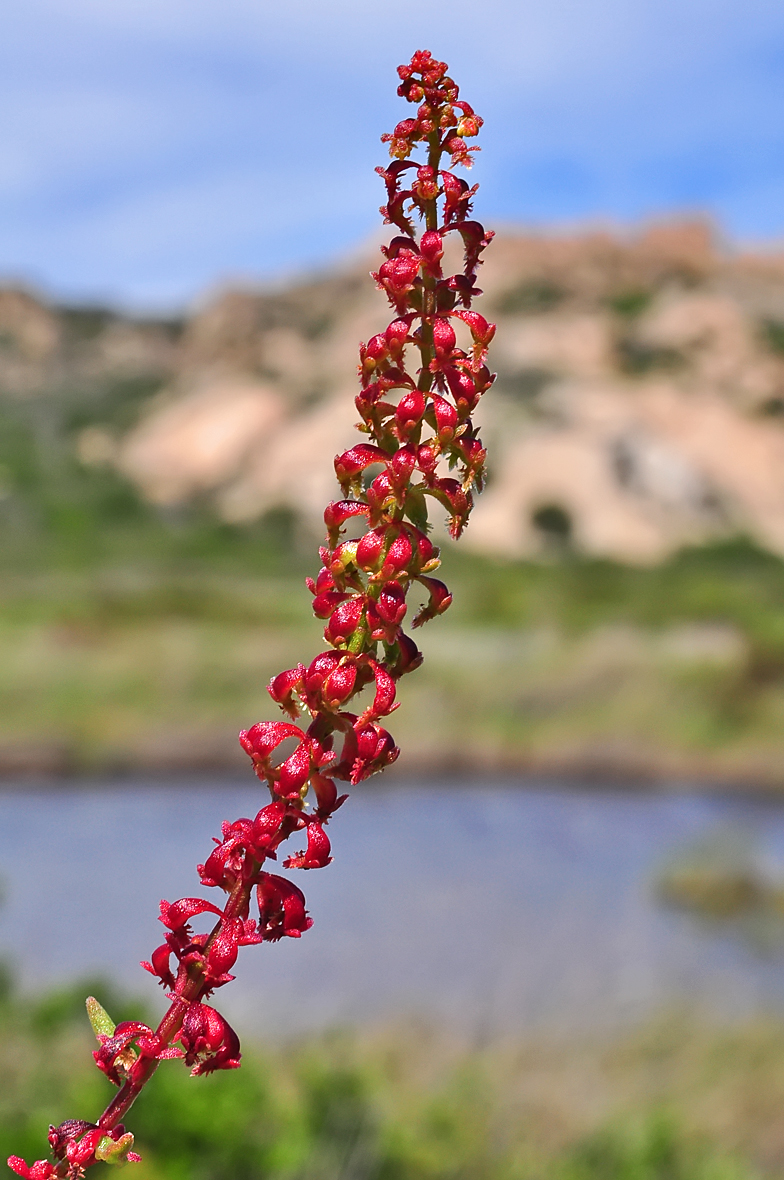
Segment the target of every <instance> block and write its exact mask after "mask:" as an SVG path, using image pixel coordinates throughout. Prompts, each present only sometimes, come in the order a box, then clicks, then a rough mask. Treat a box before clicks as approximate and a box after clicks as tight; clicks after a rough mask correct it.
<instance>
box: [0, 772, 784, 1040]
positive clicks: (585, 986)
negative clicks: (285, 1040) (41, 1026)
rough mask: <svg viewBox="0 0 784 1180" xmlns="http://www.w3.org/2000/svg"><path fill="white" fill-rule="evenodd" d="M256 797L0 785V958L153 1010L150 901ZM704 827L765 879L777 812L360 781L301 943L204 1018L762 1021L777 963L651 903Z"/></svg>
mask: <svg viewBox="0 0 784 1180" xmlns="http://www.w3.org/2000/svg"><path fill="white" fill-rule="evenodd" d="M264 802H265V799H264V796H263V793H262V790H261V788H260V786H255V785H254V784H253V783H249V784H239V783H238V782H237V781H229V782H221V781H210V782H208V781H201V782H199V783H197V784H196V785H191V786H186V785H184V784H179V783H171V782H167V783H150V782H144V783H141V782H140V783H129V782H109V783H90V784H81V785H80V784H76V785H65V786H63V785H57V786H56V787H52V788H49V789H46V788H43V787H36V788H31V787H29V786H24V787H23V786H19V787H18V788H16V787H13V786H8V787H7V788H6V789H5V790H3V791H2V793H0V876H1V877H2V879H3V883H4V904H3V907H2V909H0V950H2V953H3V954H5V955H7V956H8V957H9V958H11V960H12V961H13V962H14V963H15V964H16V966H17V968H18V971H19V974H20V978H21V981H22V983H23V985H24V986H25V988H30V989H35V990H37V989H40V988H43V987H45V986H49V985H52V984H54V983H59V982H62V981H64V980H66V979H69V980H70V979H74V978H77V977H79V976H86V975H89V974H93V975H95V974H103V975H108V976H111V977H112V978H114V979H116V980H117V981H119V982H121V983H122V984H123V986H124V987H125V988H126V989H127V990H131V991H135V992H137V993H139V994H143V995H146V996H148V997H151V996H152V995H153V994H154V992H155V988H154V983H153V980H152V978H151V977H150V976H149V975H147V974H146V973H145V972H143V971H141V970H140V969H139V967H138V962H139V960H140V959H142V958H148V957H149V955H150V952H151V950H152V949H153V947H154V946H156V945H157V944H158V943H159V942H161V941H162V934H163V928H162V926H161V925H160V923H159V922H157V921H156V915H157V912H158V902H159V900H160V899H161V898H162V897H165V898H167V899H168V900H170V901H172V900H175V899H176V898H178V897H182V896H191V895H193V894H198V893H200V892H202V891H201V889H200V886H199V884H198V878H197V876H196V873H195V869H194V866H195V864H196V862H197V861H203V860H205V859H206V856H207V854H208V852H209V848H210V840H211V837H212V836H213V835H215V834H218V833H219V830H220V821H221V820H222V819H224V818H228V819H235V818H237V817H238V816H241V815H251V816H252V815H254V814H255V812H256V811H257V810H258V809H259V807H261V806H263V804H264ZM723 831H730V832H741V833H743V834H744V838H747V839H749V840H752V841H754V842H755V844H756V846H757V849H758V853H759V855H760V856H761V857H763V858H764V859H765V861H766V863H767V864H770V865H774V866H784V805H780V804H777V803H775V802H770V801H764V800H754V799H749V798H746V797H740V796H738V797H718V796H711V795H700V794H694V793H688V792H686V791H683V790H680V791H679V790H675V789H674V788H673V789H672V790H669V791H664V790H661V791H657V792H655V793H654V792H647V791H642V790H635V791H631V790H630V791H626V792H624V791H619V790H609V789H608V790H601V789H593V790H590V791H588V790H585V789H578V788H575V787H569V785H567V784H564V785H562V786H559V787H554V786H550V785H545V784H541V783H536V782H533V781H530V780H526V781H524V782H523V781H519V782H518V781H493V782H484V783H448V782H432V781H431V782H423V783H408V784H401V783H400V781H395V782H394V783H390V784H389V785H386V784H383V783H382V785H379V786H364V787H358V788H356V789H355V790H354V792H353V793H352V796H351V798H350V799H349V801H348V802H347V803H346V804H345V806H344V807H343V809H342V810H341V811H339V812H338V813H337V814H336V815H335V817H334V818H333V821H332V823H331V825H330V835H331V837H332V843H333V854H334V856H335V861H334V863H333V864H332V865H330V866H329V867H328V868H327V869H324V870H318V871H312V872H307V873H304V872H298V873H295V874H293V875H294V879H295V880H296V882H297V884H299V885H300V886H301V887H302V888H303V889H304V890H305V893H306V895H307V899H308V908H309V910H310V913H311V915H312V917H313V919H314V926H313V928H312V929H311V930H310V931H308V932H307V933H306V934H305V935H304V937H303V938H301V939H300V940H295V939H285V940H284V941H283V942H282V943H279V944H267V945H264V946H261V947H248V948H245V949H244V950H243V951H241V954H240V959H239V960H238V963H237V968H236V974H237V981H236V982H235V983H233V984H231V985H229V986H228V987H227V988H225V989H224V990H223V992H222V994H221V993H219V997H218V1006H219V1007H220V1008H221V1010H223V1011H225V1013H226V1015H227V1016H229V1018H230V1019H232V1021H233V1022H235V1023H236V1024H237V1026H238V1027H239V1028H240V1029H241V1030H244V1031H246V1032H247V1031H249V1030H251V1029H252V1030H253V1031H258V1032H263V1033H266V1034H268V1035H269V1034H274V1033H278V1032H279V1033H289V1032H292V1031H294V1030H296V1029H303V1030H304V1029H318V1028H323V1027H326V1026H331V1025H335V1024H346V1023H352V1024H354V1023H361V1022H371V1021H378V1020H387V1019H396V1018H398V1017H407V1016H412V1015H413V1016H420V1017H423V1018H425V1019H428V1020H437V1021H441V1022H445V1023H448V1024H449V1025H450V1026H452V1027H453V1028H455V1029H457V1030H460V1031H461V1032H464V1033H467V1034H470V1035H475V1034H482V1033H483V1032H487V1033H493V1032H496V1031H498V1030H500V1029H510V1030H528V1029H534V1028H535V1029H565V1030H569V1029H575V1030H577V1029H586V1028H589V1027H593V1026H595V1025H596V1024H597V1023H599V1024H604V1023H607V1024H617V1023H619V1022H629V1021H636V1020H638V1019H641V1018H643V1017H645V1016H646V1015H648V1014H650V1013H652V1012H655V1011H657V1010H659V1009H661V1008H663V1007H668V1006H682V1005H684V1004H685V1005H688V1006H694V1007H698V1008H701V1009H706V1010H707V1011H708V1012H712V1013H715V1014H718V1015H720V1016H721V1017H722V1018H724V1019H727V1018H734V1017H743V1016H746V1015H748V1014H750V1013H753V1012H755V1011H759V1010H765V1009H768V1010H769V1009H771V1008H773V1009H776V1008H780V1007H782V1006H784V956H782V954H781V953H779V952H778V951H777V950H775V949H774V950H773V951H769V952H768V953H767V954H761V953H760V952H759V951H757V950H755V949H754V947H753V946H751V945H750V944H748V943H747V942H745V941H744V940H743V939H741V938H739V937H737V936H736V934H735V933H734V932H733V931H732V930H731V929H727V928H724V927H716V928H710V927H706V926H705V925H704V924H703V925H701V924H700V923H699V922H697V921H695V920H694V918H693V917H691V916H690V915H688V914H685V913H678V912H670V911H667V910H665V909H662V908H661V907H660V905H659V904H658V903H657V902H656V899H655V896H654V892H653V889H652V883H653V881H654V880H655V877H656V874H657V872H658V871H659V870H660V868H661V866H662V865H663V864H664V863H665V862H666V860H667V859H668V858H669V857H671V856H672V855H673V854H677V852H678V850H679V849H682V848H687V847H689V846H690V845H692V844H693V843H694V842H695V841H699V840H701V839H704V838H706V837H710V836H711V835H712V834H713V833H720V832H723ZM291 843H292V847H293V848H298V847H299V846H300V845H299V843H298V838H297V837H294V839H293V840H292V842H291ZM204 892H206V893H209V892H210V891H204ZM216 900H217V898H216ZM158 994H159V995H160V992H158ZM162 1002H163V1001H162V998H161V1004H162Z"/></svg>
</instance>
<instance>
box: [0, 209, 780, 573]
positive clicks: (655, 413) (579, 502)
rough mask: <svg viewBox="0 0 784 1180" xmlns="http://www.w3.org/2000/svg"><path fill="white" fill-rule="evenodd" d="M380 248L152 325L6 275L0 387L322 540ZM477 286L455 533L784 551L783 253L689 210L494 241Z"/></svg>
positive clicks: (149, 493) (501, 542)
mask: <svg viewBox="0 0 784 1180" xmlns="http://www.w3.org/2000/svg"><path fill="white" fill-rule="evenodd" d="M373 264H374V263H373V259H372V258H368V259H367V260H366V261H364V262H363V263H357V264H356V265H353V266H352V267H351V268H346V269H344V270H342V271H340V272H335V273H331V274H325V275H323V276H321V277H319V278H316V279H313V280H310V281H307V282H301V283H298V284H294V285H291V286H289V287H287V288H285V289H280V290H275V291H271V290H267V291H252V290H228V291H224V292H221V293H219V294H217V295H215V296H214V297H212V298H210V299H208V300H206V301H205V302H204V303H203V304H202V305H201V306H200V307H199V308H198V309H197V310H196V311H195V312H194V313H193V314H191V315H189V316H187V317H184V318H183V319H182V320H178V321H165V322H164V321H153V320H148V321H141V320H132V319H129V318H125V317H122V316H119V315H116V314H112V313H111V312H109V311H106V310H104V309H85V308H81V309H58V308H55V307H52V306H47V305H46V304H45V303H44V301H43V300H41V299H39V298H37V297H35V296H34V295H32V294H30V293H29V292H25V291H21V290H10V289H9V290H4V291H0V397H1V398H2V399H3V400H4V401H5V402H7V403H9V402H19V401H25V402H28V403H29V402H35V400H36V399H45V400H46V401H47V404H49V405H51V404H56V403H58V399H59V402H60V403H61V404H62V405H63V406H65V407H69V410H68V414H67V415H66V428H67V431H68V432H69V433H68V436H69V438H70V439H71V440H72V445H73V447H74V448H75V449H76V452H77V454H78V456H79V460H80V461H81V462H82V463H83V464H86V465H111V466H114V467H115V468H116V469H117V470H119V471H120V472H122V473H123V475H124V476H125V477H126V478H127V479H128V480H130V481H132V482H133V483H134V484H135V485H136V486H137V488H138V489H140V491H141V493H142V494H143V496H144V497H145V498H146V499H147V500H149V501H151V502H152V503H154V504H157V505H160V506H161V507H163V508H168V507H172V506H176V505H178V504H182V503H187V502H188V501H190V500H193V499H194V498H196V499H198V500H199V501H200V502H201V503H204V502H205V501H206V502H207V503H209V504H210V505H211V506H212V507H213V508H214V510H215V512H217V514H218V515H219V516H221V517H222V518H224V519H226V520H229V521H234V522H241V521H248V520H252V519H255V518H257V517H259V516H261V515H263V514H265V513H268V512H269V511H270V510H273V509H276V508H279V507H281V506H284V507H289V508H291V509H292V510H293V511H294V512H296V513H297V514H299V515H300V517H301V519H302V521H303V523H304V525H306V526H307V527H312V529H313V530H314V531H315V532H320V531H321V526H320V520H321V513H322V511H323V505H324V503H325V502H326V500H327V499H328V498H329V497H330V496H331V495H333V494H334V490H335V484H334V480H333V475H332V468H331V462H330V460H331V458H332V456H333V455H334V454H335V453H336V452H337V451H338V450H340V449H343V448H344V447H345V445H346V444H347V441H348V440H349V439H350V437H351V426H352V423H353V422H354V420H355V417H356V413H355V410H354V407H353V397H354V393H355V369H356V352H357V344H358V341H359V340H360V339H367V338H368V337H369V336H370V335H372V334H373V333H374V332H375V331H377V330H378V329H379V327H380V326H383V324H384V323H385V322H386V320H385V319H384V317H385V314H386V307H385V300H384V298H383V297H382V295H381V294H380V293H379V292H378V291H376V290H375V287H374V284H373V282H372V280H371V279H370V278H369V275H368V271H369V270H370V269H371V267H372V266H373ZM481 278H482V286H483V288H484V291H485V298H484V301H483V306H482V310H483V312H484V313H485V314H486V315H488V316H492V318H494V319H496V320H497V321H498V324H499V330H498V334H497V337H496V343H495V345H494V349H493V360H494V363H495V367H496V368H497V370H498V382H497V384H496V386H495V387H494V389H493V390H492V391H491V393H490V394H489V395H488V396H487V397H486V399H485V402H484V404H483V406H482V408H481V411H480V415H479V420H480V422H481V424H482V429H483V435H484V437H485V440H486V441H487V443H488V444H489V445H490V447H491V455H492V463H491V472H490V480H489V484H488V488H487V491H486V492H485V494H484V495H483V497H482V499H481V500H480V502H479V504H478V506H477V509H476V513H475V515H474V517H473V519H472V523H471V528H470V529H469V532H468V534H467V538H466V543H467V544H469V545H471V546H473V548H474V549H475V550H477V551H482V552H487V553H495V554H506V555H510V556H524V555H534V554H537V553H542V552H547V551H552V550H556V549H563V548H566V547H573V548H575V549H576V550H578V551H580V552H583V553H586V554H592V555H604V556H609V557H614V558H617V559H620V560H623V561H627V562H631V563H651V562H656V561H658V560H660V559H661V558H663V557H665V556H666V555H667V554H668V553H670V552H672V551H674V550H675V549H677V548H679V547H680V546H682V545H683V544H685V543H689V542H698V541H701V540H708V539H712V538H716V537H720V536H722V535H731V534H736V533H739V532H741V533H746V534H748V535H749V536H751V537H753V538H754V539H756V540H757V541H758V542H759V543H760V544H762V545H763V546H765V547H767V548H769V549H771V550H773V551H775V552H777V553H780V554H784V254H775V253H768V254H765V255H754V256H752V255H748V254H740V253H737V252H735V253H732V252H730V251H727V250H723V249H721V248H720V246H719V244H718V243H717V241H716V239H715V236H714V235H713V233H712V231H711V229H710V227H709V226H708V225H707V224H705V223H702V222H699V221H695V222H680V223H671V224H662V225H655V226H651V227H648V228H644V229H641V230H639V231H638V232H636V233H634V234H629V235H626V236H623V235H621V234H619V233H615V234H614V233H611V232H609V231H608V232H594V233H583V234H575V235H573V236H560V237H556V236H544V235H543V236H531V235H524V234H513V233H505V234H500V235H499V236H498V238H497V239H496V242H495V243H494V244H493V248H492V249H491V250H489V251H488V261H487V263H486V265H485V267H484V270H483V273H482V276H481Z"/></svg>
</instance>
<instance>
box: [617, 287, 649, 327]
mask: <svg viewBox="0 0 784 1180" xmlns="http://www.w3.org/2000/svg"><path fill="white" fill-rule="evenodd" d="M653 294H654V293H653V291H650V290H646V289H645V288H644V287H627V288H626V289H625V290H623V291H617V292H616V293H615V294H614V295H611V296H610V298H609V299H608V300H607V306H608V307H609V308H610V310H611V311H614V312H615V314H616V315H620V316H623V317H624V318H626V319H634V318H635V317H636V316H638V315H642V313H643V312H644V311H645V310H646V308H648V307H649V306H650V303H651V300H652V299H653Z"/></svg>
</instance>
